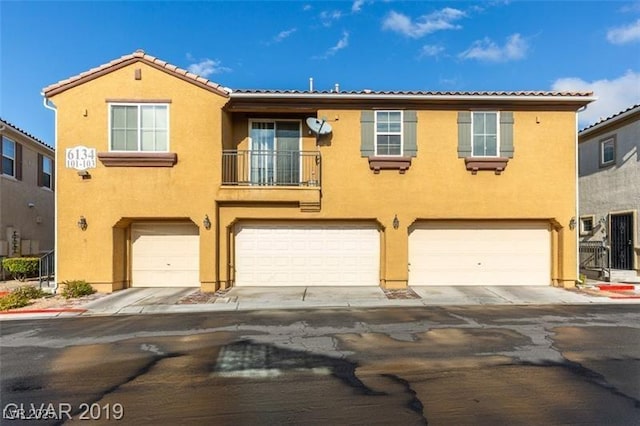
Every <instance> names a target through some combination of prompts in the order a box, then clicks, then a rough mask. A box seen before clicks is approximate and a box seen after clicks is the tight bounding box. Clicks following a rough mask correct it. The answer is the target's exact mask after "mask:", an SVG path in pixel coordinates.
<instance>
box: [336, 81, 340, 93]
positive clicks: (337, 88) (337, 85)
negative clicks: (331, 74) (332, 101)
mask: <svg viewBox="0 0 640 426" xmlns="http://www.w3.org/2000/svg"><path fill="white" fill-rule="evenodd" d="M335 92H336V93H340V85H339V84H338V83H336V86H335Z"/></svg>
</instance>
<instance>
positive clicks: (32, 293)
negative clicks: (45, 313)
mask: <svg viewBox="0 0 640 426" xmlns="http://www.w3.org/2000/svg"><path fill="white" fill-rule="evenodd" d="M11 293H13V294H16V295H18V296H21V297H25V298H27V299H40V298H41V297H44V296H46V295H47V293H45V292H44V291H43V290H42V289H41V288H38V287H34V286H32V285H23V286H20V287H18V288H15V289H13V291H12V292H11Z"/></svg>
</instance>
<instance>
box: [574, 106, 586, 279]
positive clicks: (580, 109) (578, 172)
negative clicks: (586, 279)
mask: <svg viewBox="0 0 640 426" xmlns="http://www.w3.org/2000/svg"><path fill="white" fill-rule="evenodd" d="M586 109H587V106H586V105H585V106H583V107H580V108H578V110H577V111H576V142H575V165H576V214H575V216H574V217H575V218H576V227H575V229H576V235H575V239H576V282H578V283H580V284H584V283H583V282H582V281H581V280H580V225H581V223H580V163H579V154H578V144H579V140H578V139H579V138H578V132H579V129H580V127H579V126H580V124H579V121H578V114H579V113H581V112H582V111H584V110H586Z"/></svg>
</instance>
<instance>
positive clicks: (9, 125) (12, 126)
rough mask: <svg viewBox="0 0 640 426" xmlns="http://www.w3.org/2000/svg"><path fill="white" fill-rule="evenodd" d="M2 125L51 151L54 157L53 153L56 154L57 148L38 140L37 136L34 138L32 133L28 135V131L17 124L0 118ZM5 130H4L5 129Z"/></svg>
mask: <svg viewBox="0 0 640 426" xmlns="http://www.w3.org/2000/svg"><path fill="white" fill-rule="evenodd" d="M0 123H1V125H3V126H8V127H10V128H11V129H12V130H13V131H14V132H16V133H20V134H22V135H23V136H24V137H26V138H28V139H31V140H32V141H33V142H35V143H37V144H40V145H42V146H43V147H44V148H46V149H47V150H48V151H50V153H51V154H52V155H53V153H54V152H55V148H54V147H52V146H50V145H49V144H47V143H45V142H43V141H41V140H40V139H38V138H36V137H35V136H33V135H32V134H30V133H27V132H26V131H24V130H22V129H21V128H20V127H18V126H16V125H15V124H12V123H10V122H8V121H7V120H5V119H3V118H0ZM3 130H4V129H3Z"/></svg>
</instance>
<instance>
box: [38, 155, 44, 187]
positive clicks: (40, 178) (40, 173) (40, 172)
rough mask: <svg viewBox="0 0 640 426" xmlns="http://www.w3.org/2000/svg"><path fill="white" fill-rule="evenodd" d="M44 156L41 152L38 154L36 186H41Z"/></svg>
mask: <svg viewBox="0 0 640 426" xmlns="http://www.w3.org/2000/svg"><path fill="white" fill-rule="evenodd" d="M43 162H44V157H43V156H42V154H38V186H42V170H43V169H44V167H43V164H42V163H43Z"/></svg>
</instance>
